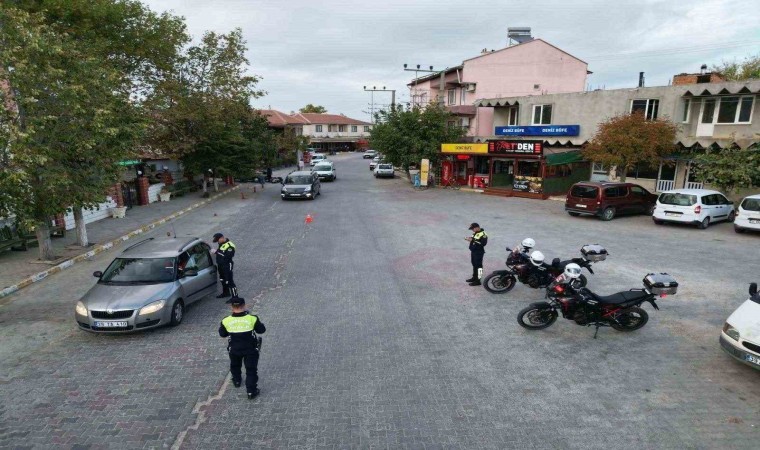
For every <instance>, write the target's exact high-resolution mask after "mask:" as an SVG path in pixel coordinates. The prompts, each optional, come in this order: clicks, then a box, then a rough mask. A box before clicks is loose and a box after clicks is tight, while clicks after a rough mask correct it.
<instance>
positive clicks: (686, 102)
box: [681, 98, 691, 123]
mask: <svg viewBox="0 0 760 450" xmlns="http://www.w3.org/2000/svg"><path fill="white" fill-rule="evenodd" d="M681 108H682V109H681V122H683V123H687V122H688V121H689V116H690V115H691V114H689V111H690V110H691V99H690V98H685V99H683V102H682V103H681Z"/></svg>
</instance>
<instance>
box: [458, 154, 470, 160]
mask: <svg viewBox="0 0 760 450" xmlns="http://www.w3.org/2000/svg"><path fill="white" fill-rule="evenodd" d="M469 159H470V155H457V161H468V160H469Z"/></svg>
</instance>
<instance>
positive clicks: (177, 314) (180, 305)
mask: <svg viewBox="0 0 760 450" xmlns="http://www.w3.org/2000/svg"><path fill="white" fill-rule="evenodd" d="M184 318H185V303H184V302H183V301H182V300H177V301H175V302H174V305H172V317H171V320H170V321H169V325H171V326H173V327H176V326H177V325H179V324H180V323H182V319H184Z"/></svg>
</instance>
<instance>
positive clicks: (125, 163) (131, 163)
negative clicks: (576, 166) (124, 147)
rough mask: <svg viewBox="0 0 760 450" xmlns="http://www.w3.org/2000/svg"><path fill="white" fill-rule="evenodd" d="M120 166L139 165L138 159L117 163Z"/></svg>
mask: <svg viewBox="0 0 760 450" xmlns="http://www.w3.org/2000/svg"><path fill="white" fill-rule="evenodd" d="M118 164H119V165H120V166H134V165H137V164H140V160H139V159H126V160H124V161H119V163H118Z"/></svg>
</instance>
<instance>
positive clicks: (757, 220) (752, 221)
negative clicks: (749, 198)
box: [749, 219, 760, 224]
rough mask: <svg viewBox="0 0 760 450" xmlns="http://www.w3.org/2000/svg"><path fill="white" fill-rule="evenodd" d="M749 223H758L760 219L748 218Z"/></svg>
mask: <svg viewBox="0 0 760 450" xmlns="http://www.w3.org/2000/svg"><path fill="white" fill-rule="evenodd" d="M749 223H751V224H760V219H749Z"/></svg>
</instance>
